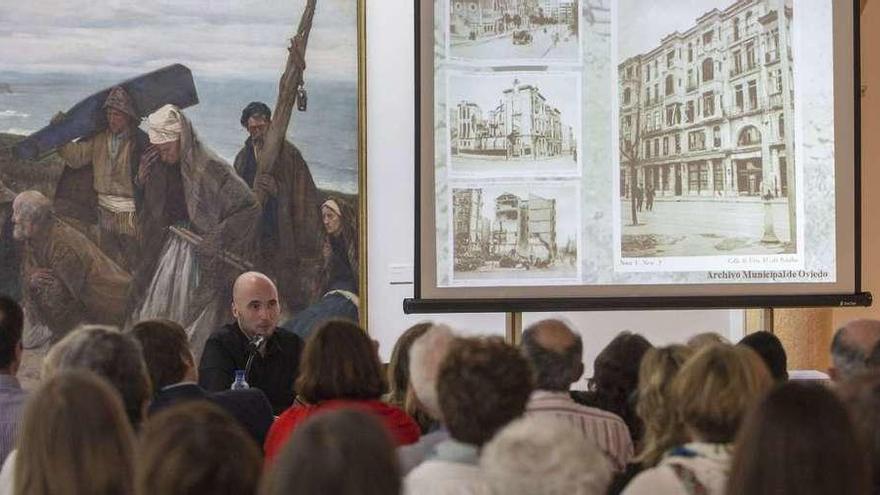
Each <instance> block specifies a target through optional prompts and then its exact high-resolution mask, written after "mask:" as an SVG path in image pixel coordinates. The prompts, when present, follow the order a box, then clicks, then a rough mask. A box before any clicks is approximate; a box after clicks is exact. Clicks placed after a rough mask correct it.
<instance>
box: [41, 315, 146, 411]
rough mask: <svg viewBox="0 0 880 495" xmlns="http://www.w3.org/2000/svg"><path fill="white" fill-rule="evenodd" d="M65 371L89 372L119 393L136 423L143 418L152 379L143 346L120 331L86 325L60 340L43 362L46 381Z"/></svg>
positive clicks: (103, 326)
mask: <svg viewBox="0 0 880 495" xmlns="http://www.w3.org/2000/svg"><path fill="white" fill-rule="evenodd" d="M65 370H88V371H91V372H93V373H95V374H97V375H98V376H100V377H102V378H104V379H105V380H107V381H108V382H109V383H110V385H112V386H113V388H114V389H116V391H117V392H119V395H120V397H121V398H122V402H123V404H124V405H125V412H126V414H128V417H129V419H130V420H131V421H132V423H133V424H135V425H137V424H138V423H139V422H140V420H141V419H142V415H143V406H144V404H145V403H146V401H147V400H149V398H150V396H151V390H150V378H149V374H148V373H147V365H146V363H145V362H144V356H143V353H142V351H141V345H140V343H139V342H138V341H137V340H135V339H134V337H132V336H131V335H128V334H123V333H121V332H120V331H119V329H118V328H116V327H112V326H105V325H82V326H80V327H79V328H77V329H76V330H74V331H72V332H70V333H69V334H67V336H65V337H64V338H63V339H61V340H60V341H58V343H56V344H55V345H54V346H52V348H51V349H50V350H49V353H48V354H47V355H46V359H45V361H44V363H43V375H44V378H45V377H47V375H48V376H51V375H54V374H55V373H58V372H61V371H65Z"/></svg>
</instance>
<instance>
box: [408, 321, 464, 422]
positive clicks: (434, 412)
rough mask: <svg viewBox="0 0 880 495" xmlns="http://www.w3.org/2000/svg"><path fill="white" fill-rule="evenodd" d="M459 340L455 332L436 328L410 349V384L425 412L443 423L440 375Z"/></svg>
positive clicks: (416, 341) (444, 326)
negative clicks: (439, 384)
mask: <svg viewBox="0 0 880 495" xmlns="http://www.w3.org/2000/svg"><path fill="white" fill-rule="evenodd" d="M454 340H455V334H454V333H453V332H452V329H451V328H449V327H448V326H446V325H433V326H431V328H429V329H428V331H426V332H425V333H424V334H422V336H421V337H419V338H417V339H416V340H415V341H414V342H413V344H412V347H410V349H409V381H410V384H411V386H412V391H413V393H415V394H416V397H417V398H418V399H419V403H420V404H421V405H422V409H423V410H424V411H425V412H426V413H428V415H429V416H431V417H432V418H434V419H438V420H440V419H442V416H443V414H442V413H441V412H440V402H439V400H438V399H437V374H438V373H439V371H440V363H442V362H443V359H444V358H445V357H446V354H447V353H448V352H449V347H450V345H451V344H452V342H453V341H454Z"/></svg>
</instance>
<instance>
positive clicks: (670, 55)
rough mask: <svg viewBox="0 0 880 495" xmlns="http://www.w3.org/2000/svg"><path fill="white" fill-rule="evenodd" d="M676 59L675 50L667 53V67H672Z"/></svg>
mask: <svg viewBox="0 0 880 495" xmlns="http://www.w3.org/2000/svg"><path fill="white" fill-rule="evenodd" d="M674 61H675V51H671V52H669V53H667V54H666V68H667V69H671V68H672V63H673V62H674Z"/></svg>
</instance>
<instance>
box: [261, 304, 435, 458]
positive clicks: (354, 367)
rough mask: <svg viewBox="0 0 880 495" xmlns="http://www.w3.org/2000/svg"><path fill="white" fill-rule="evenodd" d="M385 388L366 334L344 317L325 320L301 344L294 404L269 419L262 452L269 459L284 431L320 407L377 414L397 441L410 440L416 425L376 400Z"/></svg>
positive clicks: (414, 436)
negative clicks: (353, 409) (269, 422)
mask: <svg viewBox="0 0 880 495" xmlns="http://www.w3.org/2000/svg"><path fill="white" fill-rule="evenodd" d="M385 390H386V385H385V380H384V376H383V375H382V367H381V364H380V363H379V355H378V353H377V351H376V348H375V347H374V346H373V342H372V341H371V340H370V338H369V337H368V336H367V334H366V332H364V331H363V330H362V329H360V328H359V327H358V326H357V325H355V324H354V323H352V322H350V321H346V320H330V321H328V322H326V323H324V324H323V325H322V326H321V327H319V328H318V329H317V330H316V331H315V332H314V333H313V334H312V335H311V336H309V340H308V342H307V343H306V347H305V350H304V351H303V356H302V366H301V368H300V374H299V378H297V380H296V392H297V394H299V395H298V402H302V403H301V404H294V405H293V406H292V407H291V408H289V409H288V410H286V411H284V413H283V414H282V415H281V416H280V417H279V418H278V419H277V420H276V421H275V423H274V424H273V425H272V428H271V429H270V430H269V435H268V436H267V437H266V444H265V452H266V457H267V459H269V460H272V459H274V458H275V457H276V456H277V455H278V453H279V452H280V451H281V449H282V448H283V447H284V444H285V443H286V442H287V440H288V439H289V438H290V434H291V433H293V431H294V430H295V429H296V428H297V427H298V426H299V425H300V424H301V423H302V422H303V421H305V419H306V418H308V417H309V416H312V415H314V414H316V413H318V412H320V411H325V410H332V409H340V408H357V409H362V410H365V411H369V412H371V413H373V414H376V415H378V416H380V417H381V418H382V420H383V422H384V423H385V426H387V427H388V428H389V430H390V431H391V433H392V434H393V435H394V438H395V441H396V443H397V444H398V445H406V444H411V443H415V442H416V441H417V440H418V439H419V425H417V424H416V422H415V421H414V420H413V419H412V418H410V417H409V416H407V415H406V413H405V412H403V411H402V410H401V409H399V408H397V407H394V406H390V405H388V404H385V403H384V402H382V401H381V400H380V399H381V397H382V394H383V393H384V392H385Z"/></svg>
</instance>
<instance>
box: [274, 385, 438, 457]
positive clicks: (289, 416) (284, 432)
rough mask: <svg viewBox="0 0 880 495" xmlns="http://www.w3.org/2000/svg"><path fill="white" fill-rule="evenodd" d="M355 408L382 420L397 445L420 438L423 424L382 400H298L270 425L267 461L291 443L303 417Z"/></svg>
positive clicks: (304, 418)
mask: <svg viewBox="0 0 880 495" xmlns="http://www.w3.org/2000/svg"><path fill="white" fill-rule="evenodd" d="M342 408H352V409H361V410H364V411H367V412H370V413H373V414H375V415H377V416H378V417H379V419H380V420H382V423H384V424H385V426H386V427H387V428H388V431H389V433H391V435H392V437H393V438H394V439H395V440H396V442H397V445H398V446H400V445H408V444H411V443H416V442H417V441H418V440H419V436H420V434H421V433H420V431H419V425H418V424H417V423H416V422H415V420H413V419H412V418H411V417H409V416H408V415H407V414H406V413H405V412H403V410H401V409H400V408H397V407H394V406H390V405H388V404H386V403H384V402H381V401H378V400H345V399H339V400H329V401H325V402H321V403H320V404H317V405H314V406H303V405H297V404H294V405H293V406H291V407H290V408H288V409H287V410H286V411H284V413H282V414H281V416H278V419H276V420H275V422H274V423H273V424H272V427H271V428H270V429H269V434H268V435H267V436H266V443H265V445H263V450H264V452H265V454H266V462H267V464H268V463H269V462H272V461H274V460H275V457H277V456H278V454H280V453H281V449H282V448H284V445H285V444H286V443H287V439H288V438H290V435H291V434H292V433H293V430H295V429H296V428H297V427H298V426H299V425H300V424H302V422H303V421H305V420H306V419H307V418H309V417H311V416H313V415H315V414H317V413H320V412H322V411H332V410H334V409H342Z"/></svg>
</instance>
